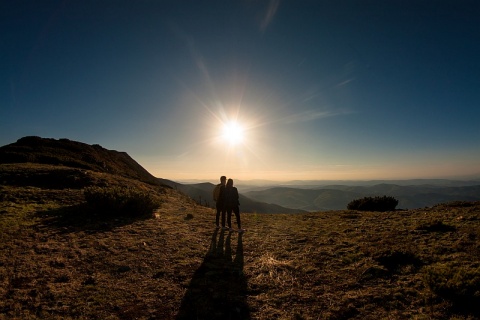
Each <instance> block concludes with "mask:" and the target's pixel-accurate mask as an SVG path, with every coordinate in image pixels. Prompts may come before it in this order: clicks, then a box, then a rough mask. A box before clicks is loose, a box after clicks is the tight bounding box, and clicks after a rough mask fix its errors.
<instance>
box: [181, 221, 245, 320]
mask: <svg viewBox="0 0 480 320" xmlns="http://www.w3.org/2000/svg"><path fill="white" fill-rule="evenodd" d="M219 233H220V234H219ZM217 237H218V240H217ZM231 237H232V233H228V235H227V237H226V239H225V231H223V230H222V231H220V232H219V231H218V230H215V232H214V233H213V235H212V241H211V244H210V248H209V250H208V252H207V254H206V255H205V258H204V260H203V262H202V264H201V265H200V267H199V268H198V269H197V271H195V274H194V275H193V278H192V280H191V281H190V284H189V286H188V289H187V292H186V293H185V295H184V297H183V299H182V304H181V306H180V310H179V312H178V314H177V317H176V319H177V320H184V319H199V320H202V319H250V310H249V307H248V304H247V296H246V294H247V280H246V278H245V275H244V272H243V265H244V257H243V243H242V234H241V233H240V234H238V238H237V247H236V250H235V256H234V257H233V255H232V245H231Z"/></svg>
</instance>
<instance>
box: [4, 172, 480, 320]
mask: <svg viewBox="0 0 480 320" xmlns="http://www.w3.org/2000/svg"><path fill="white" fill-rule="evenodd" d="M112 182H113V180H112ZM0 188H1V189H2V190H0V191H1V193H2V194H3V197H2V202H0V252H1V255H2V256H1V260H0V319H14V318H17V319H29V318H31V319H36V318H49V319H174V318H179V319H194V318H195V319H196V318H198V319H215V318H218V319H225V318H231V319H239V318H244V319H249V318H251V319H350V318H351V319H354V318H356V319H387V318H388V319H406V318H417V319H445V318H451V317H455V319H468V318H471V319H474V318H476V317H475V316H474V314H475V312H478V309H473V308H472V307H471V306H470V307H469V306H467V307H465V306H461V307H458V305H456V307H457V308H454V307H455V305H454V307H452V305H451V303H450V300H448V299H447V300H444V299H443V298H441V297H438V296H437V295H435V294H433V293H432V291H431V290H430V289H429V288H428V286H427V285H426V282H425V280H424V279H425V277H426V275H427V273H428V270H429V268H431V267H432V266H437V267H442V266H444V265H445V264H452V265H459V266H464V267H467V268H470V269H471V270H474V269H475V268H478V267H479V266H480V261H479V258H478V257H479V256H480V239H479V234H478V230H480V203H476V204H475V205H470V206H438V207H433V208H429V209H424V210H410V211H398V212H389V213H368V212H367V213H355V212H353V213H352V212H348V211H332V212H322V213H309V214H300V215H286V214H247V213H245V214H242V219H243V223H244V227H246V228H247V229H248V231H247V232H246V233H245V234H244V235H243V236H242V237H240V236H239V234H238V233H233V234H229V233H222V232H216V231H215V229H214V227H213V221H214V216H213V210H212V209H207V208H204V207H199V206H198V205H195V204H194V203H193V202H192V201H190V200H189V199H187V198H185V197H183V196H182V195H180V194H178V193H177V192H176V191H174V190H168V189H166V190H164V191H163V192H164V193H163V194H162V196H163V198H164V203H163V205H162V207H161V208H160V209H159V210H158V211H157V212H156V213H155V218H151V219H144V220H127V219H123V218H118V219H114V220H110V221H97V220H96V219H91V218H82V215H83V216H84V215H85V214H86V212H85V210H86V209H84V208H83V207H82V206H81V205H79V204H80V203H81V202H82V201H83V200H82V192H81V190H75V189H66V190H54V189H39V188H33V187H22V188H20V187H13V186H2V187H0ZM152 192H154V191H153V190H152ZM189 214H191V215H193V218H192V216H189ZM438 221H440V222H442V223H443V224H438V223H437V222H438ZM442 226H443V227H442ZM445 226H447V227H445Z"/></svg>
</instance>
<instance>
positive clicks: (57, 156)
mask: <svg viewBox="0 0 480 320" xmlns="http://www.w3.org/2000/svg"><path fill="white" fill-rule="evenodd" d="M7 163H10V164H12V163H36V164H45V165H53V166H61V167H64V168H67V167H68V168H75V169H83V170H91V171H95V172H103V173H108V174H114V175H119V176H122V177H125V178H131V179H137V180H140V181H143V182H147V183H150V184H158V181H157V179H156V178H155V177H154V176H152V175H151V174H150V173H149V172H148V171H147V170H145V169H144V168H143V167H142V166H141V165H139V164H138V163H137V162H136V161H135V160H133V159H132V158H131V157H130V156H129V155H128V154H127V153H125V152H118V151H115V150H108V149H105V148H103V147H101V146H99V145H89V144H86V143H82V142H77V141H72V140H68V139H59V140H56V139H49V138H40V137H33V136H32V137H24V138H21V139H19V140H17V142H15V143H12V144H9V145H6V146H2V147H0V164H7ZM77 171H79V170H77ZM71 172H73V171H71ZM2 178H3V179H7V177H5V176H4V177H2ZM18 178H19V179H21V177H18ZM8 179H9V178H8ZM42 180H48V179H42Z"/></svg>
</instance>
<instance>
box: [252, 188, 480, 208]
mask: <svg viewBox="0 0 480 320" xmlns="http://www.w3.org/2000/svg"><path fill="white" fill-rule="evenodd" d="M245 195H246V196H247V197H249V198H251V199H255V200H257V201H262V202H267V203H275V204H278V205H280V206H284V207H287V208H294V209H302V210H307V211H322V210H342V209H346V208H347V204H348V203H349V202H350V201H352V200H354V199H359V198H363V197H375V196H384V195H386V196H393V197H395V198H396V199H397V200H399V204H398V207H399V208H403V209H416V208H423V207H430V206H433V205H435V204H438V203H443V202H449V201H456V200H459V201H478V200H480V185H473V186H458V187H448V186H431V185H406V186H401V185H396V184H386V183H384V184H377V185H373V186H345V185H330V186H324V187H321V188H315V189H305V188H291V187H275V188H268V189H266V190H258V191H249V192H246V193H245Z"/></svg>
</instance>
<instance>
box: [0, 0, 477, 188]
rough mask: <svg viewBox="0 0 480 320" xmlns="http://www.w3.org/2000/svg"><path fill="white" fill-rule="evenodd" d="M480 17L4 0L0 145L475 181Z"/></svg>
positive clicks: (473, 5) (392, 3)
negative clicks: (31, 143)
mask: <svg viewBox="0 0 480 320" xmlns="http://www.w3.org/2000/svg"><path fill="white" fill-rule="evenodd" d="M479 17H480V3H479V2H478V1H476V0H472V1H465V0H451V1H442V0H417V1H409V0H402V1H397V0H389V1H385V0H355V1H353V0H352V1H347V0H335V1H333V0H328V1H327V0H312V1H309V0H300V1H297V0H295V1H294V0H290V1H286V0H285V1H282V0H270V1H268V0H229V1H226V0H219V1H198V0H195V1H183V0H172V1H170V0H158V1H153V0H151V1H147V0H136V1H123V0H103V1H89V0H82V1H53V0H44V1H26V0H25V1H24V0H17V1H8V0H0V146H1V145H7V144H10V143H13V142H15V141H16V140H17V139H20V138H22V137H24V136H40V137H44V138H55V139H60V138H67V139H70V140H75V141H80V142H84V143H88V144H100V145H101V146H102V147H104V148H106V149H110V150H118V151H124V152H127V153H128V154H129V155H130V156H131V157H132V158H133V159H134V160H136V161H137V162H138V163H139V164H140V165H142V166H143V167H144V168H145V169H147V170H148V171H149V172H150V173H152V174H153V175H154V176H156V177H161V178H165V179H171V180H175V181H182V180H192V179H200V180H205V181H217V180H218V177H220V176H221V175H226V176H228V177H231V178H233V179H234V180H235V179H240V180H248V179H268V180H278V181H283V180H323V179H325V180H376V179H386V180H388V179H413V178H424V179H430V178H452V179H471V178H479V177H480V125H479V124H480V76H479V75H480V24H479V22H478V21H479ZM225 128H226V130H225Z"/></svg>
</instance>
